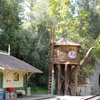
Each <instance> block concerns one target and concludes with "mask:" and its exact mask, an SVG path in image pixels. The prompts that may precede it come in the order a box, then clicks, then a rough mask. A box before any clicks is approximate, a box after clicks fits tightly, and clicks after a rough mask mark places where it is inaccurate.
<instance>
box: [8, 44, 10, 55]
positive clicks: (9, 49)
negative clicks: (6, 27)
mask: <svg viewBox="0 0 100 100" xmlns="http://www.w3.org/2000/svg"><path fill="white" fill-rule="evenodd" d="M8 55H10V44H9V46H8Z"/></svg>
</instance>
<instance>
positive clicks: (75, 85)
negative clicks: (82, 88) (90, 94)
mask: <svg viewBox="0 0 100 100" xmlns="http://www.w3.org/2000/svg"><path fill="white" fill-rule="evenodd" d="M74 87H75V90H74V96H76V94H77V66H76V68H75V76H74Z"/></svg>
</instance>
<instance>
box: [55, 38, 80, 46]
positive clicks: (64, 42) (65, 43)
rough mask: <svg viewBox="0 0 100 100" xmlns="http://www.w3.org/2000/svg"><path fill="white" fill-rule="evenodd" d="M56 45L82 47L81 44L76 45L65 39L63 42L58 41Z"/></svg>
mask: <svg viewBox="0 0 100 100" xmlns="http://www.w3.org/2000/svg"><path fill="white" fill-rule="evenodd" d="M54 45H55V46H56V45H72V46H81V45H80V44H78V43H75V42H73V41H71V40H69V39H63V40H60V41H57V42H56V43H55V44H54Z"/></svg>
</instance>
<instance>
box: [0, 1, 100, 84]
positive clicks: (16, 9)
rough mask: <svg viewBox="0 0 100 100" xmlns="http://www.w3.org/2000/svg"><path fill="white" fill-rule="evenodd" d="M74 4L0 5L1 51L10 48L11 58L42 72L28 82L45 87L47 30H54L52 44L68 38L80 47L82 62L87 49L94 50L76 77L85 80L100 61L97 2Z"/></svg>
mask: <svg viewBox="0 0 100 100" xmlns="http://www.w3.org/2000/svg"><path fill="white" fill-rule="evenodd" d="M74 1H75V0H1V1H0V49H1V50H4V51H7V48H8V45H9V44H10V45H11V55H13V56H15V57H17V58H19V59H21V60H23V61H25V62H27V63H29V64H31V65H33V66H35V67H37V68H39V69H40V70H42V71H43V72H44V73H43V74H40V75H38V74H34V75H33V76H31V78H30V80H31V81H33V80H34V81H35V83H36V84H38V83H39V82H41V83H42V84H46V85H47V83H48V82H47V79H48V63H47V60H48V50H49V37H50V36H49V33H50V28H55V41H57V40H60V39H63V38H68V39H70V40H72V41H74V42H76V43H80V44H81V46H82V48H81V49H82V50H83V55H81V59H82V58H83V57H84V55H85V54H86V52H87V50H88V49H89V48H90V47H92V46H95V47H96V49H95V50H93V51H92V53H91V54H90V55H89V57H88V58H87V60H86V62H85V63H84V65H83V66H82V67H81V68H79V74H82V75H83V76H84V77H85V78H86V77H88V75H89V73H90V72H93V71H94V69H95V68H94V63H95V61H96V60H97V59H100V56H99V53H100V28H99V26H100V25H99V24H100V23H99V21H100V12H99V10H100V2H99V1H97V0H95V2H94V0H76V2H74ZM26 9H27V11H26ZM34 77H37V78H34ZM30 80H29V81H30ZM41 80H42V81H41ZM29 84H30V85H32V84H31V83H29Z"/></svg>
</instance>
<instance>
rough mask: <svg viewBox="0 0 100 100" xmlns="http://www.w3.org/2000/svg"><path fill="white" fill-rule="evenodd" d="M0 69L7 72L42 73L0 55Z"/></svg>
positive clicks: (4, 55)
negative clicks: (7, 70)
mask: <svg viewBox="0 0 100 100" xmlns="http://www.w3.org/2000/svg"><path fill="white" fill-rule="evenodd" d="M0 68H1V69H9V70H20V71H28V72H34V73H42V71H40V70H39V69H37V68H35V67H33V66H31V65H29V64H27V63H25V62H24V61H21V60H19V59H17V58H15V57H13V56H11V55H7V54H1V53H0Z"/></svg>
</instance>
